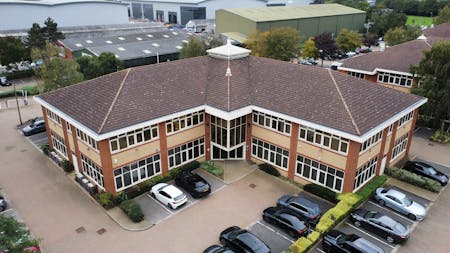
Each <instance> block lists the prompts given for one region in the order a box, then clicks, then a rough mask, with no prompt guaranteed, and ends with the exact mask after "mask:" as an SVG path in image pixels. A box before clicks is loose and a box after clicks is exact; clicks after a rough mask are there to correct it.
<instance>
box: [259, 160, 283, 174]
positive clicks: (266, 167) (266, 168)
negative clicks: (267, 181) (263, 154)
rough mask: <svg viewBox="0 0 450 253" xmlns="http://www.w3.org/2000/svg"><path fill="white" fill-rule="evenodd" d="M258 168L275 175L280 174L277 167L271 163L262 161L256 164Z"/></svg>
mask: <svg viewBox="0 0 450 253" xmlns="http://www.w3.org/2000/svg"><path fill="white" fill-rule="evenodd" d="M258 168H259V169H260V170H262V171H264V172H266V173H267V174H269V175H272V176H275V177H279V176H280V175H281V174H280V172H279V171H278V170H277V169H275V168H274V167H273V166H272V165H270V164H268V163H262V164H260V165H258Z"/></svg>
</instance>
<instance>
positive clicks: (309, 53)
mask: <svg viewBox="0 0 450 253" xmlns="http://www.w3.org/2000/svg"><path fill="white" fill-rule="evenodd" d="M302 56H303V57H305V58H313V59H317V58H318V57H319V50H318V49H317V47H316V44H314V40H313V38H309V39H308V40H307V41H306V42H305V44H304V45H303V50H302Z"/></svg>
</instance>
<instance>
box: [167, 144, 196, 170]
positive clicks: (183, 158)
mask: <svg viewBox="0 0 450 253" xmlns="http://www.w3.org/2000/svg"><path fill="white" fill-rule="evenodd" d="M168 153H169V169H173V168H175V167H177V166H180V165H182V164H185V163H187V162H190V161H193V160H195V159H197V158H199V157H201V156H203V155H204V154H205V139H204V138H200V139H197V140H195V141H191V142H188V143H185V144H183V145H180V146H178V147H174V148H171V149H169V150H168Z"/></svg>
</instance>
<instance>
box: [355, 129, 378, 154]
mask: <svg viewBox="0 0 450 253" xmlns="http://www.w3.org/2000/svg"><path fill="white" fill-rule="evenodd" d="M382 137H383V131H380V132H378V133H376V134H375V135H374V136H372V137H370V138H369V139H367V140H366V141H365V142H364V143H363V144H362V145H361V148H360V153H362V152H364V151H366V150H367V149H369V148H370V147H372V146H374V145H375V144H377V143H378V142H379V141H380V140H381V138H382Z"/></svg>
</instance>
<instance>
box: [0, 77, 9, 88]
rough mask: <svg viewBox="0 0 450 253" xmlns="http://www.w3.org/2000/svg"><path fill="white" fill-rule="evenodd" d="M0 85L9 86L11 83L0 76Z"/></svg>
mask: <svg viewBox="0 0 450 253" xmlns="http://www.w3.org/2000/svg"><path fill="white" fill-rule="evenodd" d="M0 85H1V86H11V82H10V81H9V80H8V78H6V77H5V76H0Z"/></svg>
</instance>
